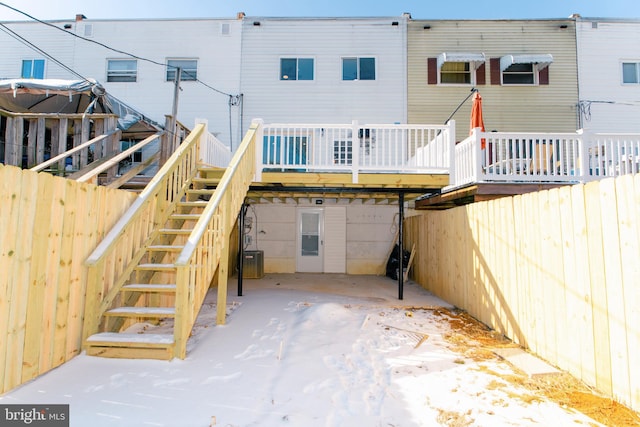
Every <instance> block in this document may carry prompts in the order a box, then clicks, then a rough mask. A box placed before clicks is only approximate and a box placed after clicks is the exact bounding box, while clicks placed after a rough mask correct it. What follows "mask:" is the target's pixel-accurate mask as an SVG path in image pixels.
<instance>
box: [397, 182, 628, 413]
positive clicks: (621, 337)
mask: <svg viewBox="0 0 640 427" xmlns="http://www.w3.org/2000/svg"><path fill="white" fill-rule="evenodd" d="M639 242H640V175H639V174H636V175H626V176H622V177H618V178H615V179H614V178H609V179H605V180H602V181H597V182H592V183H589V184H586V185H583V184H578V185H574V186H566V187H562V188H558V189H553V190H548V191H541V192H537V193H530V194H525V195H521V196H515V197H505V198H502V199H497V200H493V201H489V202H481V203H475V204H472V205H467V206H462V207H458V208H455V209H451V210H447V211H438V212H435V211H433V212H427V213H425V214H423V215H419V216H415V217H410V218H407V220H406V226H405V245H406V246H405V247H406V248H411V246H412V245H413V244H414V243H415V244H416V245H417V254H416V260H415V262H414V270H413V277H414V279H415V280H416V281H417V282H418V283H420V284H421V285H422V286H423V287H425V288H427V289H429V290H430V291H432V292H434V293H435V294H437V295H438V296H440V297H442V298H444V299H445V300H447V301H449V302H450V303H452V304H454V305H456V306H458V307H460V308H462V309H464V310H467V311H468V312H469V313H470V314H471V315H473V316H474V317H476V318H478V319H479V320H481V321H482V322H484V323H485V324H487V325H489V326H490V327H492V328H494V329H496V330H497V331H499V332H501V333H503V334H504V335H506V336H507V337H509V338H511V339H513V340H514V341H515V342H517V343H519V344H521V345H523V346H525V347H527V348H529V349H530V350H531V351H532V352H534V353H536V354H538V355H539V356H541V357H542V358H544V359H546V360H547V361H549V362H550V363H552V364H553V365H555V366H558V367H559V368H561V369H563V370H566V371H568V372H570V373H571V374H572V375H574V376H575V377H577V378H580V379H582V380H583V381H584V382H585V383H587V384H589V385H591V386H594V387H596V388H597V389H598V390H600V391H601V392H603V393H605V394H607V395H609V396H611V397H613V398H615V399H616V400H618V401H620V402H623V403H624V404H627V405H629V406H630V407H632V408H633V409H635V410H640V262H639V260H640V243H639Z"/></svg>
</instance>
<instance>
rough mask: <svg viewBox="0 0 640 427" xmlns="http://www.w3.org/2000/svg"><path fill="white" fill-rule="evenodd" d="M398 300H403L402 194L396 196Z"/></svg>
mask: <svg viewBox="0 0 640 427" xmlns="http://www.w3.org/2000/svg"><path fill="white" fill-rule="evenodd" d="M398 212H399V215H398V299H399V300H402V299H403V298H404V295H403V294H404V256H403V255H404V251H403V250H402V240H403V239H402V223H403V222H404V193H403V192H400V193H399V194H398Z"/></svg>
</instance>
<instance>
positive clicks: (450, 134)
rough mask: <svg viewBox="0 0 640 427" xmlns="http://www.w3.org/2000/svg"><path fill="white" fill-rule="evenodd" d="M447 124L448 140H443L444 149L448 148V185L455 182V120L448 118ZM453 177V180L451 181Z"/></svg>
mask: <svg viewBox="0 0 640 427" xmlns="http://www.w3.org/2000/svg"><path fill="white" fill-rule="evenodd" d="M447 126H449V130H448V131H447V132H448V134H447V136H448V137H449V140H448V141H446V142H445V145H444V147H445V150H446V149H447V148H448V152H449V185H452V184H454V183H455V176H456V121H455V120H449V121H448V122H447ZM451 177H453V181H454V182H451V181H452V179H451Z"/></svg>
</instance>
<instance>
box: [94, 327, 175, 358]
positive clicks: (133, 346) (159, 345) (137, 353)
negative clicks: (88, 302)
mask: <svg viewBox="0 0 640 427" xmlns="http://www.w3.org/2000/svg"><path fill="white" fill-rule="evenodd" d="M174 347H175V342H174V340H173V335H168V334H130V333H115V332H102V333H99V334H95V335H92V336H90V337H89V338H87V340H86V342H85V351H86V354H87V355H88V356H100V357H113V358H121V359H122V358H125V359H159V360H171V359H173V351H174Z"/></svg>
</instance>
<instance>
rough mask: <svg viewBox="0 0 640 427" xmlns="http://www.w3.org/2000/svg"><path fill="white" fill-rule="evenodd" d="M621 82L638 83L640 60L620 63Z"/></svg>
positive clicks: (639, 81) (639, 79)
mask: <svg viewBox="0 0 640 427" xmlns="http://www.w3.org/2000/svg"><path fill="white" fill-rule="evenodd" d="M622 83H623V84H638V83H640V62H623V63H622Z"/></svg>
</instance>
